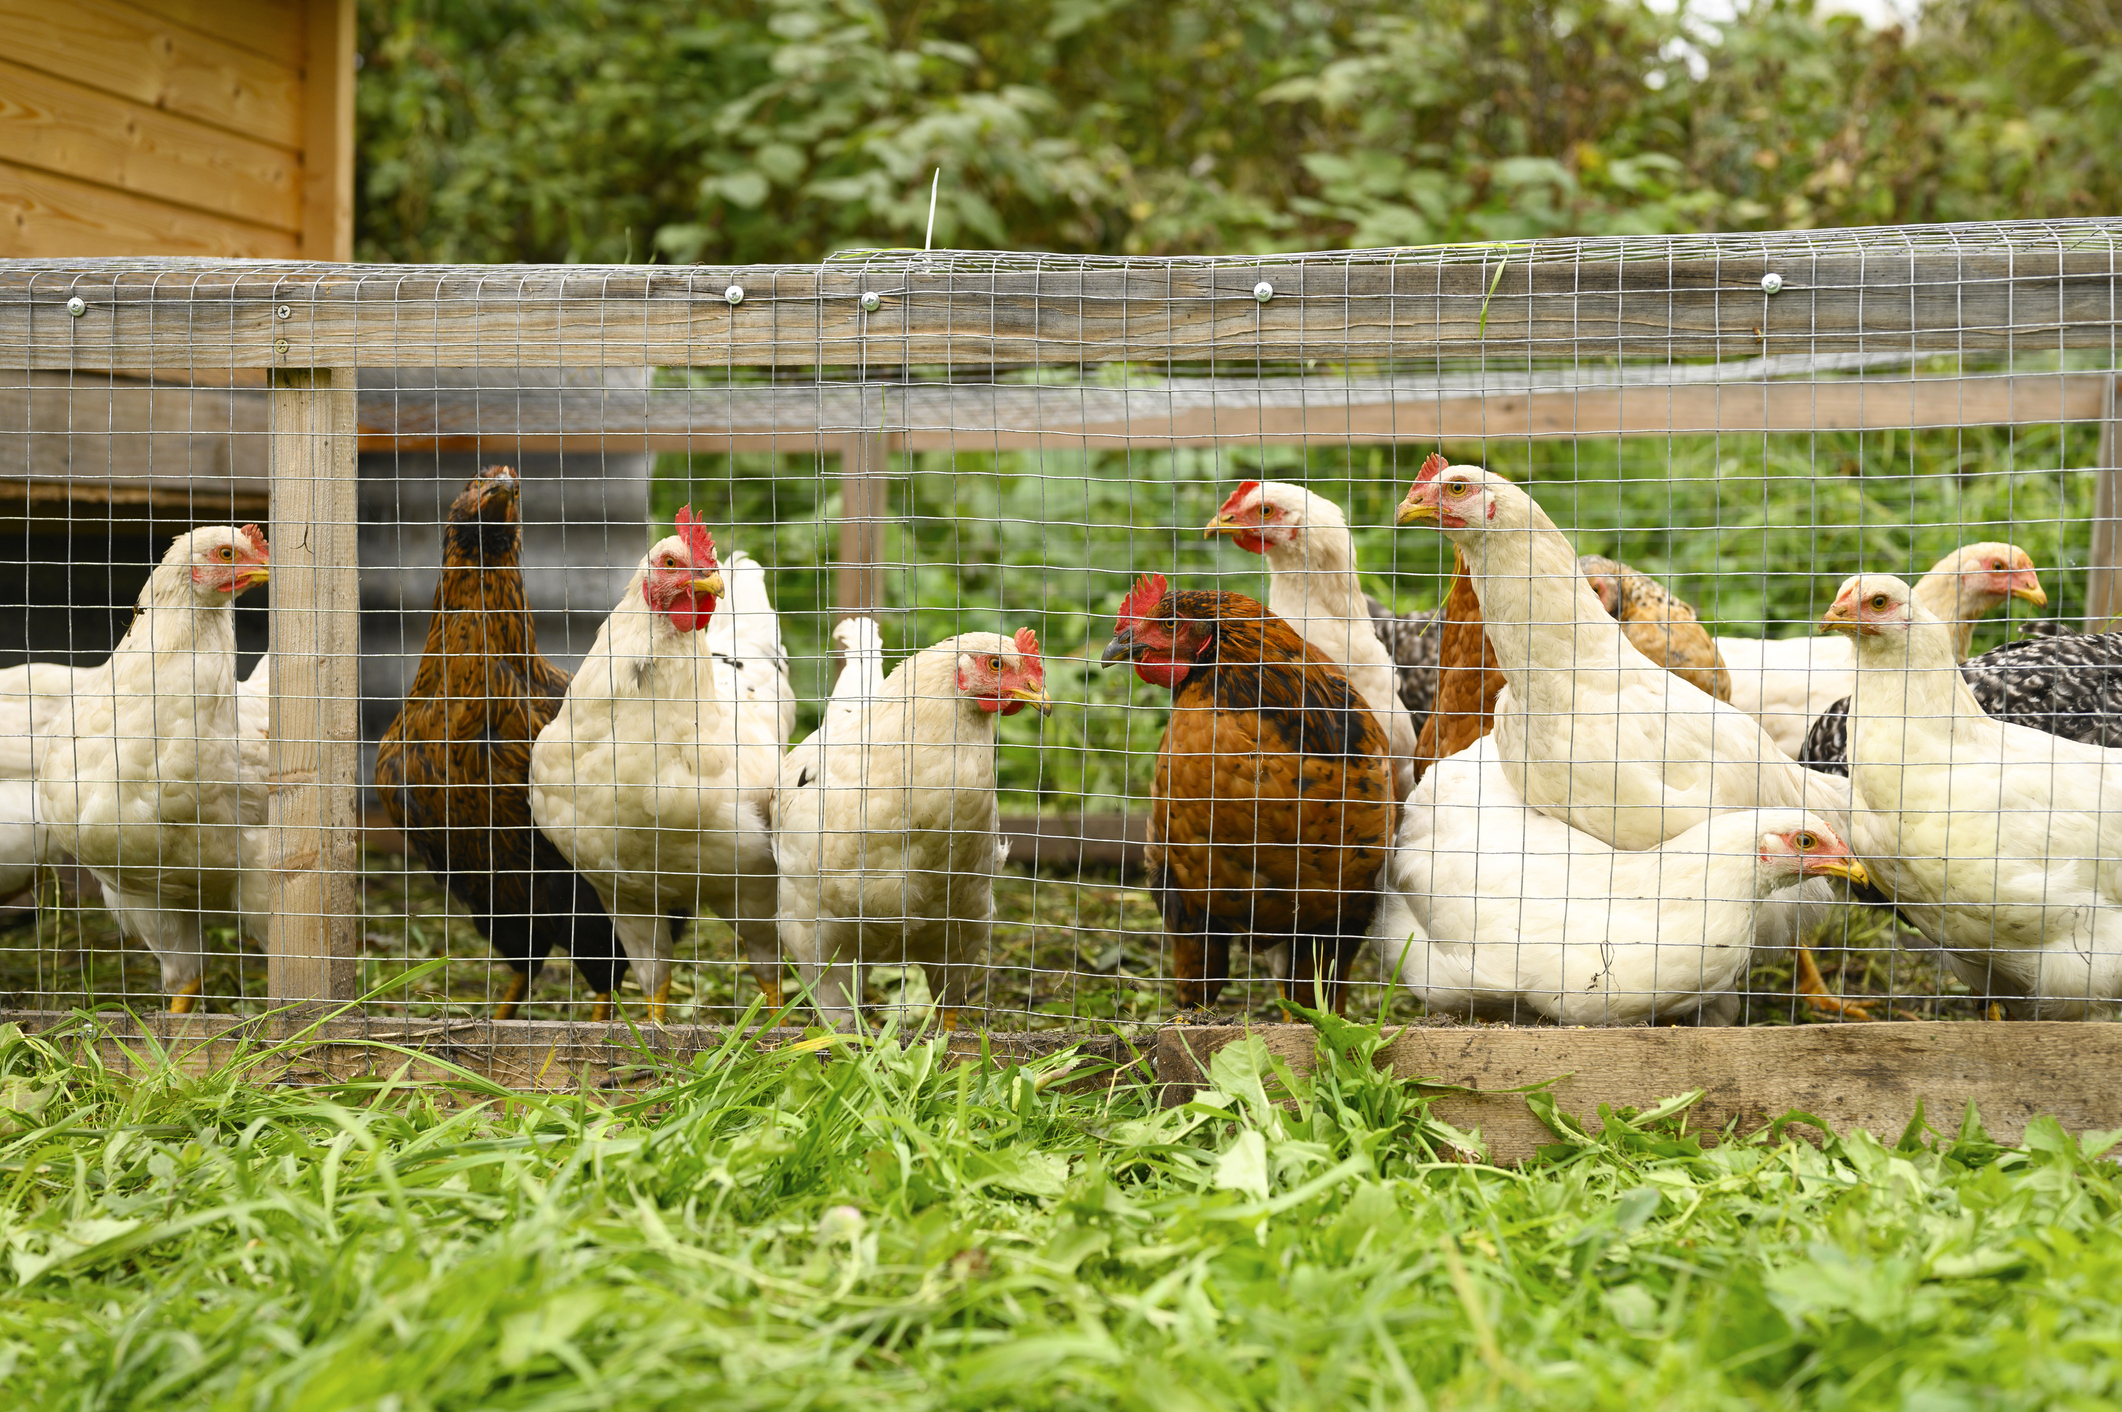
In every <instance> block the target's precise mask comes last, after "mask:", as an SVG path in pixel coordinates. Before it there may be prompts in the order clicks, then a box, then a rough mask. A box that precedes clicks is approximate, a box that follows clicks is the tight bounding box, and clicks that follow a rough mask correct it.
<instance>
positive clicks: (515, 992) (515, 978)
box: [494, 970, 530, 1020]
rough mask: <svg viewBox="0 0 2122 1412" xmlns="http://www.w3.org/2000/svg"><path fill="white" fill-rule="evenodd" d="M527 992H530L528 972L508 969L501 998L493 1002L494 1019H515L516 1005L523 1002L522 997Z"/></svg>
mask: <svg viewBox="0 0 2122 1412" xmlns="http://www.w3.org/2000/svg"><path fill="white" fill-rule="evenodd" d="M528 994H530V972H529V971H515V970H512V971H510V972H509V973H508V988H507V989H505V990H503V991H502V992H501V998H500V999H499V1000H497V1001H495V1002H494V1018H495V1019H496V1020H513V1019H515V1018H516V1007H517V1006H518V1005H520V1004H522V1003H523V997H524V996H526V995H528Z"/></svg>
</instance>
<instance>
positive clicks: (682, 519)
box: [641, 505, 723, 632]
mask: <svg viewBox="0 0 2122 1412" xmlns="http://www.w3.org/2000/svg"><path fill="white" fill-rule="evenodd" d="M722 593H723V586H722V566H721V565H720V564H719V563H717V562H716V560H715V541H714V537H713V536H712V535H710V534H709V533H708V532H707V526H706V525H705V524H702V523H701V522H700V521H699V520H698V519H697V518H695V517H694V515H693V508H692V506H690V505H687V506H685V507H683V508H681V509H680V510H679V511H678V532H677V533H676V534H674V535H672V536H670V537H669V538H668V539H664V540H661V541H659V542H658V543H657V545H656V547H655V548H653V549H651V550H649V551H648V576H647V578H645V579H644V580H642V583H641V597H642V600H643V601H644V602H646V603H647V604H648V608H649V611H650V612H651V613H654V614H656V616H658V617H661V618H668V619H669V620H670V625H671V626H672V627H673V628H676V629H677V630H678V631H679V632H697V631H699V630H700V629H701V628H704V627H706V626H707V620H708V619H709V618H711V617H713V616H714V613H715V600H716V599H717V598H720V597H721V596H722Z"/></svg>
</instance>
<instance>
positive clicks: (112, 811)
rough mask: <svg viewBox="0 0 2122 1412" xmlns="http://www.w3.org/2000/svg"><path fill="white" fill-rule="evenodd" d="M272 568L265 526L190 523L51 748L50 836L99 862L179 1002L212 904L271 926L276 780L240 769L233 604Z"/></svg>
mask: <svg viewBox="0 0 2122 1412" xmlns="http://www.w3.org/2000/svg"><path fill="white" fill-rule="evenodd" d="M270 576H271V553H270V550H269V548H268V547H267V545H266V542H265V536H264V535H262V534H260V533H259V531H258V527H257V526H256V525H245V526H243V527H242V528H241V529H238V528H236V527H235V526H233V525H213V526H208V527H204V528H200V529H195V530H192V531H191V532H190V533H188V534H181V535H179V536H177V539H176V542H175V543H174V544H172V545H171V546H170V551H169V553H168V554H166V555H164V556H163V559H162V562H161V564H160V565H158V566H157V567H156V569H155V571H154V572H153V573H152V574H150V575H149V576H148V581H147V586H146V587H145V588H144V589H142V590H141V593H140V602H139V609H138V612H137V614H136V615H135V617H134V618H133V624H132V626H131V627H130V628H129V629H128V630H127V631H126V634H125V637H124V639H123V640H121V641H120V642H119V644H118V647H117V650H116V651H114V652H113V653H112V654H111V657H110V660H109V661H107V662H105V663H104V664H103V665H102V666H100V667H97V668H95V669H93V670H91V671H89V672H87V673H85V674H82V675H80V676H78V677H77V678H76V679H75V683H74V691H73V696H72V698H71V701H70V703H69V705H68V707H67V708H66V709H65V711H64V712H63V713H62V715H63V717H64V719H62V720H61V721H58V722H55V723H54V724H53V725H52V727H51V728H50V730H49V732H48V734H47V735H46V737H45V739H44V745H43V748H42V750H41V752H40V754H39V756H38V762H37V769H36V808H37V814H38V821H39V822H40V823H41V824H43V825H44V826H45V827H46V828H48V829H49V830H50V837H51V845H52V846H53V847H55V848H58V849H61V850H63V851H64V852H66V853H70V854H72V855H73V857H74V859H75V860H76V861H77V862H79V863H80V864H81V865H82V866H83V867H85V868H87V869H88V870H89V872H90V873H92V874H93V875H94V876H95V878H96V880H97V882H98V883H100V884H101V885H102V889H103V900H104V904H105V905H106V906H107V907H109V908H110V910H111V912H112V914H113V915H114V916H116V918H117V920H118V925H119V928H120V929H121V930H122V931H123V932H124V933H125V934H126V935H127V936H130V937H135V938H137V939H139V940H141V941H143V942H145V943H146V944H147V946H148V948H149V949H150V950H152V951H153V952H154V953H155V957H156V959H157V960H158V961H159V962H160V963H161V966H162V988H163V990H164V992H165V993H166V994H167V995H168V996H169V997H170V1009H171V1010H172V1011H175V1012H177V1013H180V1014H181V1013H184V1012H186V1011H189V1010H190V1009H191V1008H192V1005H193V1002H194V1000H195V999H196V997H197V996H198V994H199V987H200V982H201V979H202V976H203V971H204V947H203V938H202V936H201V921H202V914H204V913H207V912H233V913H235V914H236V915H237V917H238V918H239V920H240V921H241V923H242V924H243V928H244V930H245V931H246V932H248V933H249V934H250V935H251V936H252V937H253V938H254V939H255V940H258V941H261V942H262V941H263V940H264V939H265V931H264V915H265V910H266V907H267V905H268V898H267V888H268V885H269V883H270V880H271V863H270V854H269V852H268V847H267V844H268V840H267V836H266V829H265V828H264V824H265V810H266V792H267V791H266V780H265V777H264V776H263V774H258V775H255V776H247V775H246V772H245V770H244V768H243V749H244V747H243V739H242V734H243V726H242V708H241V704H240V701H239V696H240V689H239V686H238V683H237V681H236V636H235V624H234V620H233V617H232V615H231V613H230V611H229V607H230V604H231V603H232V602H233V601H234V600H235V597H236V595H238V594H240V593H242V592H243V591H244V590H245V589H247V588H250V587H252V586H254V585H256V584H261V583H264V582H266V581H267V580H268V578H269V577H270Z"/></svg>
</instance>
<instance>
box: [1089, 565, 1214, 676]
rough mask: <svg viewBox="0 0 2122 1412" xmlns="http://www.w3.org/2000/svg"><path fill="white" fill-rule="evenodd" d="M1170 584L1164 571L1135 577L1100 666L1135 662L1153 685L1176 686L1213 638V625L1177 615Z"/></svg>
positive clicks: (1136, 666)
mask: <svg viewBox="0 0 2122 1412" xmlns="http://www.w3.org/2000/svg"><path fill="white" fill-rule="evenodd" d="M1169 588H1170V585H1169V584H1168V583H1167V582H1166V580H1165V577H1164V575H1162V574H1144V575H1143V576H1142V577H1141V578H1139V579H1136V580H1135V586H1134V587H1133V588H1132V589H1130V590H1128V594H1127V597H1125V598H1123V599H1121V600H1120V612H1119V616H1118V618H1117V619H1116V620H1115V621H1114V623H1113V638H1112V641H1110V642H1108V643H1106V644H1105V652H1104V654H1103V655H1102V656H1101V657H1100V658H1099V665H1101V666H1106V667H1110V666H1111V665H1112V664H1113V663H1115V662H1132V663H1133V664H1134V667H1135V675H1136V676H1138V677H1140V678H1142V680H1144V681H1146V682H1148V683H1149V684H1150V685H1151V686H1161V687H1164V688H1166V689H1167V690H1177V689H1178V687H1179V684H1180V683H1181V682H1183V681H1185V680H1186V676H1187V673H1189V672H1191V671H1192V670H1193V668H1194V663H1195V661H1196V660H1197V659H1198V658H1199V657H1200V654H1201V650H1202V649H1203V648H1205V647H1206V646H1208V644H1209V643H1210V642H1211V641H1212V640H1213V639H1214V637H1215V627H1214V624H1212V623H1200V622H1195V621H1193V620H1191V619H1183V618H1178V617H1176V616H1175V615H1174V614H1173V613H1172V611H1171V607H1170V605H1169V599H1170V597H1171V595H1170V593H1169V592H1168V590H1169Z"/></svg>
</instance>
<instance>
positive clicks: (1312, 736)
mask: <svg viewBox="0 0 2122 1412" xmlns="http://www.w3.org/2000/svg"><path fill="white" fill-rule="evenodd" d="M1115 627H1116V630H1115V634H1114V637H1113V640H1112V641H1111V642H1110V643H1108V644H1107V645H1106V648H1105V658H1104V660H1105V661H1106V662H1107V663H1108V664H1110V663H1113V662H1119V661H1127V662H1131V663H1132V664H1133V665H1134V668H1135V671H1136V673H1137V675H1139V676H1140V677H1141V678H1142V679H1143V680H1144V681H1146V682H1149V683H1151V684H1152V685H1155V686H1163V687H1168V688H1170V689H1171V690H1172V692H1173V698H1172V715H1171V723H1170V725H1169V726H1167V727H1166V729H1165V732H1164V742H1163V745H1162V746H1161V748H1160V749H1159V751H1158V755H1157V783H1156V797H1155V799H1154V800H1153V802H1152V805H1151V811H1150V821H1149V841H1150V864H1151V868H1152V876H1153V878H1154V883H1153V890H1154V891H1155V893H1156V895H1157V902H1158V906H1159V909H1160V910H1161V911H1162V913H1163V916H1164V926H1165V930H1166V931H1167V932H1168V933H1169V934H1170V936H1171V939H1172V945H1173V952H1174V973H1175V975H1176V978H1177V980H1178V983H1179V984H1178V990H1179V1001H1180V1004H1181V1005H1184V1006H1202V1005H1208V1004H1211V1003H1213V1002H1214V1000H1215V998H1216V996H1217V995H1218V994H1219V993H1220V992H1221V991H1222V989H1223V986H1224V983H1225V982H1226V981H1227V980H1228V979H1229V976H1230V944H1231V939H1232V938H1233V937H1244V938H1246V939H1247V941H1248V943H1249V944H1250V945H1253V946H1256V947H1273V948H1276V950H1277V951H1278V952H1280V951H1281V949H1282V948H1284V947H1286V948H1287V954H1286V957H1282V958H1280V959H1278V963H1277V971H1278V977H1277V979H1278V981H1280V982H1282V983H1283V986H1284V993H1285V994H1286V995H1293V996H1294V997H1295V998H1296V999H1298V1000H1301V1001H1305V1002H1307V1003H1309V1002H1312V1001H1314V1000H1315V999H1316V992H1315V989H1314V984H1313V983H1314V981H1318V982H1320V983H1321V984H1322V985H1323V986H1324V989H1325V995H1326V1000H1327V1002H1328V1003H1329V1004H1330V1005H1331V1006H1332V1007H1333V1008H1334V1009H1335V1010H1336V1011H1340V1010H1343V1009H1345V1007H1346V1005H1347V1002H1348V992H1347V978H1348V968H1349V966H1350V964H1351V963H1352V962H1353V961H1354V960H1355V957H1356V953H1357V952H1358V951H1359V950H1361V948H1362V945H1363V939H1364V936H1365V934H1366V933H1367V932H1368V930H1369V927H1370V923H1371V917H1372V914H1373V913H1374V912H1375V911H1376V910H1377V901H1378V899H1377V893H1376V890H1375V889H1376V886H1377V881H1378V874H1379V870H1380V869H1381V868H1382V867H1383V866H1384V864H1385V859H1386V855H1387V852H1388V851H1389V850H1390V848H1391V845H1392V827H1393V791H1392V771H1391V765H1390V761H1389V759H1388V756H1387V751H1386V743H1385V735H1384V732H1383V731H1382V730H1381V729H1380V728H1379V726H1378V722H1377V718H1376V717H1375V716H1374V715H1372V714H1371V712H1370V711H1369V710H1367V709H1366V708H1365V707H1364V705H1363V701H1362V698H1361V697H1359V696H1358V695H1357V694H1356V692H1355V689H1354V688H1353V687H1351V686H1350V685H1349V681H1348V678H1347V677H1346V676H1344V675H1342V673H1341V672H1340V670H1339V669H1338V668H1336V667H1335V666H1333V664H1332V663H1330V662H1328V661H1327V660H1326V658H1325V657H1323V656H1322V655H1320V654H1319V653H1318V652H1316V651H1315V650H1313V649H1312V648H1310V647H1308V646H1306V645H1305V643H1304V640H1303V639H1302V638H1300V637H1298V636H1297V634H1296V633H1295V632H1294V631H1293V630H1292V629H1291V628H1290V627H1289V625H1288V624H1287V623H1285V622H1283V621H1282V620H1281V619H1280V618H1278V617H1276V616H1274V615H1273V614H1272V613H1269V612H1268V611H1267V610H1266V609H1265V608H1263V607H1261V606H1260V604H1258V603H1257V602H1255V601H1254V600H1252V599H1250V598H1246V597H1244V596H1243V595H1241V594H1235V593H1201V592H1182V593H1173V592H1170V591H1168V588H1167V585H1166V584H1165V581H1164V578H1163V576H1162V575H1161V574H1150V575H1145V576H1144V577H1143V579H1142V580H1141V581H1140V582H1138V583H1137V584H1136V585H1135V588H1134V591H1133V592H1131V593H1129V594H1128V596H1127V598H1126V600H1125V601H1124V602H1123V603H1122V605H1121V609H1120V618H1119V622H1118V623H1117V624H1116V625H1115Z"/></svg>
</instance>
